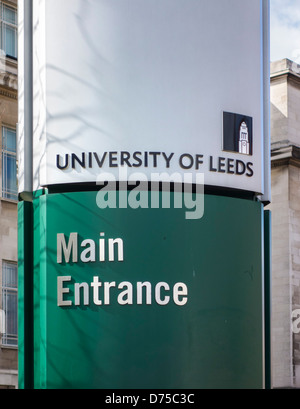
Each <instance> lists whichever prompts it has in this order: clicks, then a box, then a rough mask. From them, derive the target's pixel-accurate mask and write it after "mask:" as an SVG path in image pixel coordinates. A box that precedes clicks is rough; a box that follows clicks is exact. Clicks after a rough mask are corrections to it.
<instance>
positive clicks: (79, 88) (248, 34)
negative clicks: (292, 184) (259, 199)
mask: <svg viewBox="0 0 300 409" xmlns="http://www.w3.org/2000/svg"><path fill="white" fill-rule="evenodd" d="M262 4H263V2H262V1H261V0H252V1H251V2H250V1H248V0H233V1H231V2H230V6H229V5H228V2H224V1H223V0H211V1H209V2H208V1H205V0H203V1H199V0H187V1H185V2H184V5H183V1H182V0H151V1H140V0H130V1H124V0H91V1H89V2H88V3H87V2H82V1H80V0H64V1H63V2H61V1H59V0H51V1H46V0H41V1H39V2H33V15H34V21H33V27H34V30H33V55H34V60H33V67H32V70H33V87H34V88H33V95H34V99H33V127H32V128H33V130H34V137H33V151H34V155H33V175H34V183H33V190H38V189H39V188H40V187H45V186H51V185H58V184H60V185H70V184H78V183H93V184H95V183H97V180H98V179H99V177H100V178H102V176H103V175H110V176H111V177H113V178H115V179H116V180H118V181H120V180H123V181H128V180H129V179H130V178H131V179H139V180H140V179H143V180H147V181H151V179H152V177H153V174H155V178H156V179H157V178H158V179H159V180H164V178H166V177H170V175H177V177H179V178H181V182H182V183H184V182H185V180H184V175H185V174H189V175H190V177H191V178H192V183H197V181H196V178H195V175H196V174H198V173H202V174H204V183H205V184H206V185H210V186H214V187H227V188H234V189H241V190H246V191H250V192H254V193H255V194H261V193H264V190H265V188H264V178H265V174H264V160H263V158H264V155H265V153H266V152H265V148H264V145H265V142H264V134H263V128H264V104H265V97H264V92H263V90H264V86H265V82H264V77H263V73H264V68H265V67H264V61H263V59H262V55H263V53H264V51H265V50H264V42H263V40H264V38H263V35H264V32H265V31H266V30H267V29H268V26H267V24H265V21H264V20H265V19H264V18H263V11H262ZM58 10H59V12H58ZM262 27H263V30H262ZM20 87H21V89H22V81H21V84H20ZM20 110H21V111H22V107H21V108H20ZM228 112H230V113H234V114H235V115H236V118H240V117H242V118H245V124H244V125H243V126H244V129H240V130H238V131H236V130H235V129H233V128H232V129H231V130H229V128H228V127H227V128H226V129H225V131H226V138H225V140H224V141H225V145H224V144H223V143H224V141H223V125H224V118H225V122H226V121H227V119H226V113H228ZM250 118H251V120H250ZM248 121H250V122H251V124H250V123H249V124H248ZM240 125H241V123H239V126H240ZM246 128H247V129H246ZM228 132H229V133H228ZM20 134H21V135H22V129H21V130H20ZM238 134H239V135H238ZM240 135H242V136H243V135H245V136H243V137H244V138H245V139H244V140H241V141H240V142H238V140H237V138H238V137H239V136H240ZM224 137H225V136H224ZM247 138H249V139H247ZM233 139H235V142H234V141H233ZM233 144H234V146H233ZM238 144H240V145H241V146H240V147H238ZM22 166H23V159H22V150H21V157H20V169H22ZM20 173H21V175H22V174H23V173H22V172H20ZM101 175H102V176H101ZM106 177H109V176H106ZM23 187H24V183H23V182H22V178H21V180H20V192H22V189H23Z"/></svg>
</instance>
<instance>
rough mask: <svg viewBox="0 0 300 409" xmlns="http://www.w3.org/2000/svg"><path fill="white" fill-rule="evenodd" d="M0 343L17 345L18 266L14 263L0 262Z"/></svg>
mask: <svg viewBox="0 0 300 409" xmlns="http://www.w3.org/2000/svg"><path fill="white" fill-rule="evenodd" d="M1 307H2V309H1V310H0V311H1V315H0V319H1V321H2V322H1V326H0V331H1V333H0V336H1V343H2V345H4V346H17V345H18V268H17V264H16V263H12V262H7V261H3V262H2V291H1Z"/></svg>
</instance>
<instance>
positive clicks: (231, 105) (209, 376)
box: [19, 0, 270, 389]
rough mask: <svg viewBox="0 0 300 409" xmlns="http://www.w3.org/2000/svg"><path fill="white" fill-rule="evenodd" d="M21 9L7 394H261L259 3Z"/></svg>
mask: <svg viewBox="0 0 300 409" xmlns="http://www.w3.org/2000/svg"><path fill="white" fill-rule="evenodd" d="M61 3H63V4H61ZM29 4H30V6H29ZM20 8H21V12H20V42H21V44H22V45H23V47H24V53H23V54H24V55H27V52H28V51H30V50H31V51H32V53H31V54H30V55H31V56H32V58H31V60H30V63H26V61H27V60H25V58H24V60H23V61H20V84H19V88H20V103H19V110H20V124H19V145H20V150H19V152H20V155H19V163H20V181H19V193H20V204H19V223H20V236H19V254H20V273H19V276H20V286H21V288H22V290H21V292H20V294H21V296H20V300H19V306H20V310H19V320H20V322H21V328H23V329H24V334H23V335H22V334H20V338H21V343H20V344H21V345H22V347H21V349H20V386H21V387H24V388H25V387H33V388H100V389H114V388H116V389H164V388H166V389H175V388H178V389H181V388H184V389H188V388H193V389H201V388H245V387H248V388H263V387H264V386H265V378H264V376H265V375H264V370H265V364H264V355H265V354H264V348H265V344H264V332H265V327H264V325H265V320H264V297H263V294H264V285H263V283H264V265H265V263H264V246H263V243H264V235H263V231H264V218H263V212H264V211H263V207H264V204H265V203H267V202H268V201H269V196H270V192H269V184H268V180H269V173H268V172H269V170H268V164H267V163H266V162H267V158H268V152H267V149H266V146H267V143H266V140H268V138H269V134H268V132H267V131H268V126H267V123H268V118H267V116H266V115H265V111H266V107H267V106H268V105H267V102H268V95H267V93H266V86H265V81H266V77H267V76H266V72H267V69H268V68H267V64H266V63H265V59H263V58H262V56H263V55H265V54H266V53H268V42H267V40H266V39H267V37H268V36H267V34H266V33H267V32H268V1H264V0H253V1H251V2H248V1H246V0H245V1H244V0H243V1H241V0H234V1H233V2H231V3H230V6H228V4H225V3H224V2H223V1H222V0H213V1H210V2H206V1H199V0H197V1H195V0H188V1H186V0H185V4H184V5H183V2H182V0H154V1H143V2H141V1H140V0H130V1H124V0H92V1H90V2H88V3H86V2H82V1H80V0H64V2H61V1H58V0H52V1H51V2H47V1H45V0H40V1H39V2H31V1H23V2H22V1H21V4H20ZM58 9H59V10H60V12H59V14H57V10H58ZM28 25H30V28H31V30H29V29H28V28H27V26H28ZM30 33H31V34H30ZM249 33H251V35H249ZM28 36H29V38H28ZM21 55H22V54H21ZM30 74H31V76H32V81H33V93H30V94H28V93H29V90H28V89H27V86H26V81H25V78H26V75H27V76H28V75H30ZM28 110H29V114H28ZM29 129H32V130H33V132H32V133H30V132H29V131H28V130H29ZM28 151H30V152H31V153H30V155H29V154H28ZM28 162H29V163H28ZM28 214H30V218H28V217H29V216H28ZM28 238H29V239H28ZM27 239H28V240H29V241H28V240H27ZM26 243H27V246H28V247H29V250H28V249H27V250H25V244H26ZM28 243H30V245H29V244H28ZM30 266H32V268H31V267H30ZM30 283H31V286H30ZM28 311H29V312H28ZM26 317H27V319H28V323H29V325H28V326H26V330H25V326H22V325H23V324H22V323H24V322H25V321H24V320H25V319H26ZM26 331H27V332H26ZM26 334H27V335H26ZM22 336H23V339H22ZM28 356H30V357H31V358H32V359H28Z"/></svg>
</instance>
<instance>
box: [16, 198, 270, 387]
mask: <svg viewBox="0 0 300 409" xmlns="http://www.w3.org/2000/svg"><path fill="white" fill-rule="evenodd" d="M173 195H174V194H173ZM172 198H173V197H172ZM204 205H205V208H204V215H203V217H202V218H200V219H198V220H188V219H186V217H185V211H184V209H175V208H171V209H162V208H156V209H151V208H148V209H141V208H139V209H132V208H126V209H117V208H116V209H111V208H106V209H100V208H99V207H98V206H97V192H78V193H66V194H48V195H41V196H40V197H38V198H36V199H35V200H34V202H33V205H32V206H33V207H32V209H31V210H30V212H31V215H32V217H31V220H32V226H33V243H34V246H33V249H32V250H33V251H32V254H33V271H34V274H33V276H32V277H31V278H30V279H31V282H32V288H33V290H32V300H31V301H30V300H28V299H26V298H24V297H20V316H21V315H22V313H23V312H24V311H25V310H26V305H25V304H26V303H28V310H27V311H30V308H29V307H30V306H29V304H30V303H31V304H32V305H31V311H32V315H33V320H32V322H33V326H32V328H31V329H30V330H28V331H31V334H32V336H30V335H28V336H27V335H26V331H25V335H24V339H23V340H22V339H21V342H20V373H21V380H22V381H23V383H24V384H26V376H27V377H28V376H29V377H30V376H31V379H32V382H33V386H34V387H35V388H103V389H108V388H113V389H126V388H134V389H139V388H146V389H152V388H153V389H156V388H181V389H182V388H197V389H200V388H247V387H248V388H261V387H263V347H264V346H263V304H262V303H263V297H262V292H263V285H262V282H263V273H262V259H263V254H262V227H263V226H262V212H263V209H262V205H261V204H260V203H259V202H255V201H248V200H243V199H233V198H228V197H220V196H213V195H205V201H204ZM28 206H31V204H28V203H20V205H19V218H20V223H22V219H25V216H26V212H28V209H27V207H28ZM27 220H28V218H27ZM22 229H24V227H22ZM21 233H22V234H21V235H20V243H19V251H20V283H21V286H22V285H23V288H26V285H27V286H28V271H26V270H27V268H28V267H26V265H27V264H28V263H27V264H26V260H25V259H24V257H23V256H24V249H23V244H22V243H24V237H25V235H26V232H25V233H24V232H23V230H22V232H21ZM26 283H27V284H26ZM21 294H23V292H22V291H21ZM21 319H22V317H21ZM31 342H32V348H31V349H30V348H29V349H26V343H27V344H30V343H31ZM28 350H30V354H31V356H32V361H33V362H34V366H33V369H32V371H29V372H30V374H29V375H28V371H27V372H26V365H28V364H27V362H28V361H29V359H28V356H27V357H26V355H27V354H28ZM22 374H23V378H22ZM26 374H27V375H26Z"/></svg>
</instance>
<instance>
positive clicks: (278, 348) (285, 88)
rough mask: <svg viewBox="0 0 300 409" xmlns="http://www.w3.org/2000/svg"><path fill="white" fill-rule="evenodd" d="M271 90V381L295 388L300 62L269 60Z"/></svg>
mask: <svg viewBox="0 0 300 409" xmlns="http://www.w3.org/2000/svg"><path fill="white" fill-rule="evenodd" d="M270 93H271V95H270V96H271V165H272V203H271V205H270V208H271V210H272V385H273V387H274V388H294V387H295V388H298V387H300V320H299V324H298V323H297V322H296V321H294V320H295V319H296V318H297V317H299V316H300V310H299V309H300V65H297V64H296V63H294V62H292V61H290V60H288V59H283V60H280V61H276V62H273V63H271V90H270ZM297 310H299V311H297ZM298 313H299V314H298ZM292 324H294V325H292ZM297 324H298V325H297ZM294 328H295V329H294ZM298 331H299V333H298Z"/></svg>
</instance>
